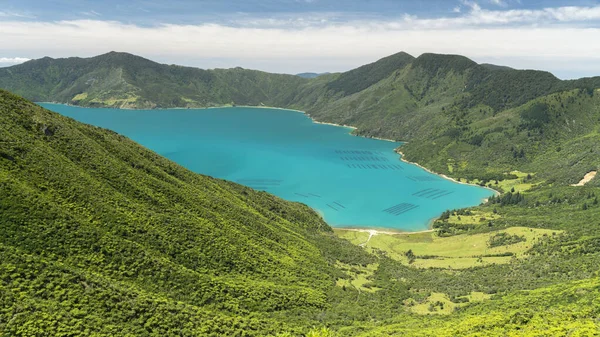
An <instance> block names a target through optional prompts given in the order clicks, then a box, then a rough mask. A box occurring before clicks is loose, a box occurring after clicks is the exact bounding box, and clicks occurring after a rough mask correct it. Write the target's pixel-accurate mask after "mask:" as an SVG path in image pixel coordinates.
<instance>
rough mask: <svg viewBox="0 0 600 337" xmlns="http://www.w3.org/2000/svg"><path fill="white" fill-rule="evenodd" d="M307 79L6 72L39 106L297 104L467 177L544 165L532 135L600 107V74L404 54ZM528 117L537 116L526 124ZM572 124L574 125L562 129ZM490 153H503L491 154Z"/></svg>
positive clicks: (75, 65) (232, 72) (132, 66)
mask: <svg viewBox="0 0 600 337" xmlns="http://www.w3.org/2000/svg"><path fill="white" fill-rule="evenodd" d="M304 76H305V77H307V76H308V77H312V76H309V75H306V74H305V75H304ZM305 77H301V76H294V75H281V74H270V73H266V72H261V71H255V70H247V69H242V68H234V69H215V70H202V69H197V68H190V67H181V66H175V65H163V64H159V63H156V62H152V61H150V60H147V59H144V58H141V57H138V56H135V55H131V54H127V53H117V52H110V53H108V54H104V55H100V56H96V57H92V58H86V59H83V58H67V59H51V58H47V57H46V58H43V59H39V60H32V61H29V62H26V63H23V64H20V65H16V66H12V67H8V68H2V69H0V88H4V89H6V90H9V91H12V92H14V93H16V94H19V95H22V96H24V97H26V98H28V99H31V100H34V101H54V102H60V103H68V104H75V105H81V106H98V107H121V108H169V107H207V106H225V105H253V106H276V107H283V108H294V109H300V110H304V111H306V112H307V113H308V114H310V115H311V116H312V117H313V118H315V119H317V120H320V121H324V122H331V123H338V124H347V125H353V126H356V127H358V131H357V133H358V134H360V135H364V136H373V137H382V138H389V139H395V140H403V141H410V142H409V143H408V144H407V145H405V147H404V148H403V151H404V152H405V154H406V156H407V158H408V159H411V160H415V161H419V162H423V163H427V164H428V165H430V167H432V168H434V169H435V170H437V171H439V172H444V173H448V174H449V173H455V174H456V173H457V171H455V170H458V171H462V172H463V173H462V174H463V175H464V176H471V175H472V174H473V173H474V172H481V169H482V168H483V167H482V165H483V164H484V162H488V161H491V162H494V165H493V167H494V170H496V169H497V170H506V169H507V168H510V167H517V168H519V167H524V166H526V165H530V164H533V165H542V163H537V162H536V158H537V157H538V156H539V155H541V154H543V153H545V152H546V151H549V148H547V146H546V145H535V144H537V143H535V144H532V143H531V141H532V139H533V140H535V141H536V142H541V144H547V140H548V137H551V140H552V142H554V141H560V140H558V139H557V137H559V138H561V139H563V140H567V139H572V137H574V136H577V137H579V136H585V135H587V133H588V132H590V128H589V126H590V124H589V123H583V124H580V123H579V122H577V120H578V119H579V118H592V117H590V116H587V115H585V114H586V113H587V112H589V110H586V111H587V112H586V111H583V110H578V108H579V107H581V108H582V109H583V107H585V106H588V105H590V104H595V103H593V96H594V92H595V89H596V88H600V77H594V78H585V79H580V80H571V81H562V80H560V79H558V78H556V77H555V76H553V75H552V74H550V73H548V72H544V71H535V70H515V69H511V68H508V67H502V66H496V65H490V64H483V65H479V64H477V63H476V62H473V61H472V60H470V59H468V58H466V57H463V56H458V55H440V54H423V55H420V56H419V57H416V58H415V57H413V56H411V55H409V54H407V53H403V52H401V53H397V54H394V55H391V56H388V57H385V58H383V59H381V60H378V61H376V62H374V63H371V64H367V65H364V66H362V67H359V68H357V69H353V70H350V71H348V72H344V73H336V74H323V75H320V76H318V77H314V78H305ZM577 92H585V93H586V94H585V95H579V94H577ZM559 97H561V98H559ZM586 97H587V98H586ZM559 99H560V100H567V101H563V102H562V103H561V104H560V105H559V108H560V109H563V108H562V107H564V106H566V108H564V109H563V110H561V111H559V110H557V109H558V108H557V107H556V106H555V103H554V102H556V101H557V100H559ZM573 102H574V103H573ZM532 107H541V108H540V110H539V111H541V112H539V111H538V112H531V113H529V112H527V111H530V110H531V109H533V110H536V109H537V108H532ZM536 111H537V110H536ZM537 114H541V115H540V116H537ZM582 114H583V115H582ZM530 115H531V116H532V117H531V118H533V119H534V120H535V121H530V120H527V119H526V118H525V119H524V118H522V116H530ZM534 115H535V116H534ZM502 116H505V118H504V119H502ZM586 116H587V117H586ZM538 119H539V120H538ZM573 119H575V124H573V123H571V122H569V124H568V125H567V124H566V122H565V121H572V120H573ZM580 125H581V126H580ZM567 129H568V130H570V132H566V131H565V130H567ZM548 131H550V133H548ZM424 144H430V145H424ZM509 144H512V145H509ZM423 146H426V147H427V148H423ZM488 148H493V149H494V150H493V151H491V152H494V153H498V154H501V155H500V156H492V157H489V155H488V154H487V153H488V152H490V150H489V149H488ZM511 148H512V150H514V148H517V149H519V151H520V149H521V148H523V149H524V150H525V152H526V156H525V157H524V158H513V155H512V152H511ZM565 148H568V146H566V147H565ZM513 152H514V151H513ZM547 157H548V156H545V157H544V158H547ZM480 158H483V159H480ZM517 159H518V160H517ZM449 160H450V161H454V162H465V161H466V162H467V163H468V164H467V165H460V166H456V165H454V166H452V168H451V170H452V172H450V169H449V166H448V164H447V161H449ZM534 162H535V163H534ZM559 162H562V161H560V160H559V161H558V162H556V163H559ZM577 163H578V164H577V165H581V166H576V167H575V168H574V169H573V170H572V173H571V174H566V175H562V173H561V178H560V179H566V180H568V181H572V180H573V179H576V176H578V175H579V174H580V173H581V171H583V170H585V169H586V167H587V165H590V160H588V159H585V160H582V161H578V162H577ZM546 164H548V165H553V164H552V163H545V162H544V163H543V165H546ZM561 165H562V164H561ZM559 171H560V170H559ZM553 172H558V171H553ZM563 173H564V172H563Z"/></svg>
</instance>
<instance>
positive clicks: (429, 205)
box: [41, 103, 493, 231]
mask: <svg viewBox="0 0 600 337" xmlns="http://www.w3.org/2000/svg"><path fill="white" fill-rule="evenodd" d="M41 105H42V106H44V107H45V108H48V109H50V110H53V111H56V112H58V113H61V114H62V115H65V116H69V117H72V118H74V119H76V120H78V121H81V122H84V123H89V124H93V125H96V126H101V127H104V128H108V129H112V130H114V131H116V132H119V133H121V134H123V135H126V136H127V137H129V138H131V139H133V140H135V141H136V142H138V143H140V144H142V145H144V146H145V147H147V148H149V149H152V150H153V151H155V152H157V153H159V154H161V155H163V156H165V157H167V158H169V159H171V160H173V161H175V162H177V163H179V164H180V165H183V166H185V167H187V168H188V169H190V170H192V171H195V172H198V173H202V174H206V175H210V176H214V177H217V178H222V179H227V180H231V181H235V182H238V183H240V184H243V185H246V186H250V187H252V188H254V189H257V190H263V191H267V192H269V193H273V194H275V195H278V196H280V197H282V198H284V199H287V200H292V201H299V202H302V203H305V204H307V205H309V206H310V207H312V208H313V209H315V210H317V211H318V212H319V213H320V214H322V216H323V217H324V218H325V220H326V221H327V222H328V223H329V224H330V225H331V226H334V227H361V228H389V229H397V230H406V231H418V230H425V229H427V226H428V223H429V222H430V220H431V219H432V218H435V217H437V216H439V215H440V214H441V213H442V212H443V211H445V210H447V209H455V208H461V207H468V206H474V205H477V204H479V203H480V202H481V200H482V199H483V198H486V197H489V196H491V195H492V194H493V192H492V191H490V190H487V189H484V188H479V187H475V186H469V185H462V184H457V183H453V182H451V181H449V180H446V179H443V178H441V177H439V176H437V175H434V174H430V173H428V172H426V171H425V170H423V169H421V168H419V167H417V166H415V165H411V164H407V163H404V162H401V161H400V156H399V155H398V154H396V153H395V152H394V149H395V148H396V147H398V146H399V145H400V143H394V142H387V141H381V140H374V139H367V138H362V137H355V136H351V135H350V134H349V132H350V131H351V130H350V129H348V128H342V127H337V126H331V125H322V124H315V123H313V122H312V121H311V120H310V118H308V117H307V116H305V115H304V114H302V113H299V112H294V111H287V110H279V109H262V108H220V109H190V110H183V109H173V110H120V109H91V108H79V107H71V106H65V105H59V104H47V103H44V104H41Z"/></svg>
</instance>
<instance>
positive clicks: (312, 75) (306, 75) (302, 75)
mask: <svg viewBox="0 0 600 337" xmlns="http://www.w3.org/2000/svg"><path fill="white" fill-rule="evenodd" d="M328 74H330V73H301V74H296V76H300V77H302V78H316V77H319V76H321V75H328Z"/></svg>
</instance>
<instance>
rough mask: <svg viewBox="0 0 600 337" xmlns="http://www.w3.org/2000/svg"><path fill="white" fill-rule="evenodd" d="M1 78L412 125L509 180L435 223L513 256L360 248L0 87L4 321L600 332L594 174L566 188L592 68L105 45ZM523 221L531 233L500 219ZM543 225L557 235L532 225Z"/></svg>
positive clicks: (597, 103)
mask: <svg viewBox="0 0 600 337" xmlns="http://www.w3.org/2000/svg"><path fill="white" fill-rule="evenodd" d="M361 77H365V78H366V79H365V81H359V80H358V79H359V78H361ZM365 83H368V86H366V85H365ZM0 87H4V88H10V89H12V90H14V91H16V92H18V93H20V94H22V95H24V96H26V97H28V98H31V99H36V100H52V101H60V102H66V103H74V104H81V105H101V106H127V107H157V106H161V107H170V106H205V105H220V104H250V105H260V104H261V103H264V104H268V105H276V106H282V107H294V108H299V109H304V110H306V111H308V112H309V113H310V114H311V115H312V116H313V117H315V118H317V119H320V120H323V121H329V122H336V123H340V124H351V125H355V126H357V127H359V129H358V131H357V132H358V133H360V134H363V135H367V136H379V137H387V138H394V139H400V140H410V142H408V143H406V144H404V145H403V146H402V148H401V150H402V151H403V152H404V153H405V155H406V158H408V159H409V160H411V161H416V162H419V163H420V164H422V165H425V166H427V167H429V168H432V169H433V170H435V171H437V172H441V173H445V174H448V175H451V176H453V177H456V178H463V180H465V179H466V180H468V181H469V182H471V183H476V184H480V185H486V186H489V187H491V188H494V189H497V190H498V191H501V192H503V194H502V195H500V196H498V197H494V198H491V199H490V200H489V201H488V202H487V203H486V204H484V205H481V206H479V207H474V208H472V209H470V210H457V211H452V212H446V213H445V214H444V215H443V216H442V217H441V218H440V219H439V220H438V221H436V222H435V224H434V226H433V227H434V228H435V229H436V232H435V234H433V235H435V237H436V238H440V239H452V238H460V240H462V238H463V237H460V235H463V236H464V235H466V236H467V237H470V238H474V237H476V236H477V235H483V234H485V235H486V236H485V237H486V239H485V240H483V241H481V242H482V243H483V246H484V247H485V249H495V251H502V252H503V253H494V254H487V255H486V254H485V253H478V254H479V255H476V256H462V257H461V258H462V259H463V261H468V263H466V264H463V265H461V266H460V268H452V267H451V266H444V265H443V263H445V261H448V260H443V259H441V257H440V256H437V255H435V254H437V253H426V252H424V253H421V252H419V251H417V250H416V249H415V250H413V249H406V250H405V251H394V249H393V248H394V247H393V246H392V245H390V246H389V247H391V248H390V249H387V248H389V247H386V246H385V245H382V246H381V249H371V250H366V249H362V248H360V247H358V246H355V245H351V244H350V243H349V242H347V241H345V240H341V239H338V238H336V237H335V236H334V235H333V233H332V231H331V229H330V228H329V227H328V226H327V225H326V224H325V223H323V221H322V220H320V218H319V217H318V216H317V215H316V214H315V213H314V212H313V211H311V210H310V209H308V208H307V207H306V206H303V205H300V204H294V203H289V202H285V201H282V200H280V199H278V198H276V197H273V196H270V195H268V194H266V193H257V192H255V191H253V190H251V189H248V188H245V187H241V186H238V185H235V184H231V183H227V182H224V181H219V180H216V179H212V178H209V177H204V176H200V175H196V174H193V173H191V172H189V171H187V170H185V169H183V168H181V167H179V166H177V165H176V164H174V163H171V162H169V161H168V160H166V159H163V158H161V157H159V156H157V155H155V154H153V153H152V152H150V151H147V150H145V149H143V148H142V147H140V146H138V145H136V144H134V143H133V142H131V141H129V140H127V139H126V138H124V137H122V136H119V135H117V134H114V133H112V132H110V131H108V130H102V129H99V128H94V127H91V126H86V125H82V124H80V123H77V122H74V121H72V120H70V119H67V118H63V117H60V116H58V115H56V114H54V113H51V112H49V111H47V110H44V109H41V108H39V107H37V106H35V105H33V104H31V103H29V102H27V101H25V100H23V99H20V98H18V97H15V96H13V95H11V94H8V93H6V92H1V93H0V195H1V196H2V197H1V199H0V256H1V257H2V258H1V260H0V294H1V295H2V296H0V333H4V334H7V335H32V334H36V333H37V334H42V333H47V334H53V335H61V334H62V335H73V334H78V333H83V334H92V333H97V334H101V335H115V334H123V335H125V334H128V333H129V334H134V335H215V336H216V335H240V336H242V335H247V336H253V335H256V336H263V335H274V336H275V335H278V334H279V335H281V336H300V335H309V336H328V335H339V336H388V335H403V336H404V335H408V336H411V335H415V336H455V335H473V336H481V335H490V336H494V335H497V336H505V335H515V336H519V335H522V336H527V335H564V336H567V335H571V336H593V335H595V334H597V332H598V331H599V330H600V311H599V308H600V303H599V302H598V299H599V298H600V294H598V289H600V288H599V283H598V282H599V281H598V280H599V276H600V275H599V272H600V268H598V261H599V259H600V234H598V233H599V232H598V229H599V227H600V205H598V201H597V195H600V188H599V185H598V184H599V183H598V179H594V180H592V181H591V182H590V183H588V184H587V185H585V186H582V187H572V186H569V184H573V183H576V182H578V181H579V180H580V179H581V178H582V177H583V176H584V174H585V173H587V172H589V171H592V170H598V166H599V165H600V147H599V145H598V144H600V134H599V133H598V125H599V123H598V122H599V121H600V92H599V91H598V89H599V88H600V80H599V79H598V78H590V79H582V80H577V81H560V80H558V79H556V78H555V77H554V76H552V75H551V74H548V73H545V72H538V71H519V70H513V69H510V68H504V67H493V66H489V65H477V64H476V63H474V62H472V61H470V60H468V59H466V58H464V57H460V56H447V55H434V54H425V55H422V56H420V57H418V58H416V59H413V58H412V57H409V56H408V55H406V54H397V55H393V56H391V57H389V58H386V59H384V60H381V61H379V62H375V63H373V64H371V65H368V66H365V67H363V68H359V69H357V70H354V71H351V72H348V73H345V74H330V75H322V76H319V77H317V78H315V79H303V78H300V77H298V76H286V75H272V74H266V73H260V72H253V71H247V70H242V69H232V70H211V71H204V70H198V69H192V68H183V67H176V66H165V65H158V64H156V63H153V62H151V61H148V60H143V59H140V58H137V57H135V56H132V55H128V54H119V53H110V54H107V55H104V56H100V57H97V58H92V59H66V60H52V59H42V60H37V61H31V62H28V63H25V64H23V65H20V66H15V67H10V68H5V69H1V70H0ZM517 170H518V171H521V172H525V173H521V172H518V171H517ZM517 226H518V227H519V228H524V229H525V230H524V232H523V231H521V232H518V233H517V234H510V233H511V232H506V230H507V229H511V228H514V227H517ZM529 229H532V230H533V229H545V230H547V233H545V234H543V235H540V238H538V239H536V241H528V240H529V239H528V237H527V235H526V233H527V231H528V230H529ZM427 240H429V241H431V239H430V238H429V239H427ZM410 244H411V243H410V242H408V243H403V246H402V247H404V245H406V247H411V246H410ZM415 244H417V246H415V247H418V245H420V244H422V242H420V241H419V242H415ZM511 247H519V252H518V253H514V252H513V251H512V250H511V249H513V248H511ZM423 261H425V262H428V263H429V264H427V263H425V262H423ZM440 261H442V262H443V263H442V262H440ZM486 261H497V262H489V263H488V262H486ZM434 262H435V263H434ZM461 263H462V262H461ZM423 315H428V316H426V317H424V316H423ZM313 327H314V328H315V329H314V330H313ZM311 330H312V331H311Z"/></svg>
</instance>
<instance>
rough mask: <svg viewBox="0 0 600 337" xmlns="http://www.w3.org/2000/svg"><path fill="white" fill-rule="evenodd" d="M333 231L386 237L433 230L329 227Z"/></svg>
mask: <svg viewBox="0 0 600 337" xmlns="http://www.w3.org/2000/svg"><path fill="white" fill-rule="evenodd" d="M331 228H333V230H334V231H335V230H340V231H349V232H360V233H369V234H370V235H378V234H387V235H410V234H421V233H433V232H435V229H427V230H422V231H416V232H409V231H401V230H394V229H367V228H352V227H350V228H349V227H331Z"/></svg>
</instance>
